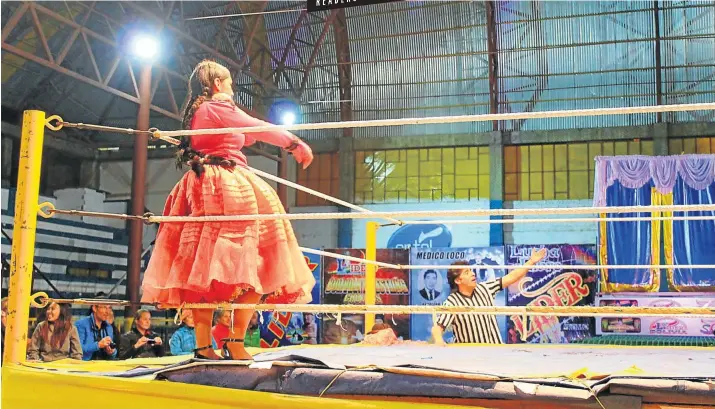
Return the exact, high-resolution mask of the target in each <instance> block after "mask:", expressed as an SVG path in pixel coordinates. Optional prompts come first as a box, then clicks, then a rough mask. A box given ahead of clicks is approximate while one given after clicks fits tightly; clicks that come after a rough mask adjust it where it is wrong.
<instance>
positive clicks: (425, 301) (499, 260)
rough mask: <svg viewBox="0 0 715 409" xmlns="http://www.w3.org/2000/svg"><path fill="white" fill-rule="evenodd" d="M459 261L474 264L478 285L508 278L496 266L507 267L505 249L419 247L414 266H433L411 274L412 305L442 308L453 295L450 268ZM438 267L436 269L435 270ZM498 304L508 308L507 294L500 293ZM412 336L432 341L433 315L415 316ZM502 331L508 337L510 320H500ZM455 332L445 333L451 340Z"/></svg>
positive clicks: (413, 256) (412, 259)
mask: <svg viewBox="0 0 715 409" xmlns="http://www.w3.org/2000/svg"><path fill="white" fill-rule="evenodd" d="M458 260H464V261H467V262H469V263H470V266H469V267H470V268H471V269H472V270H473V271H474V274H476V276H477V282H485V281H490V280H494V279H497V278H499V277H503V276H504V270H501V269H496V268H494V267H492V266H497V265H501V264H504V252H503V250H502V248H501V247H456V248H451V247H449V248H418V247H413V248H411V249H410V264H412V265H420V266H422V265H426V266H430V267H429V268H427V269H424V270H412V271H411V273H410V274H411V279H410V281H411V283H412V288H411V291H410V304H411V305H441V304H442V303H444V302H445V301H446V300H447V297H449V294H450V288H449V282H448V281H447V271H448V270H446V269H443V268H440V266H446V265H450V264H452V263H454V262H455V261H458ZM432 266H434V267H432ZM494 305H499V306H503V305H505V295H504V292H501V293H499V294H497V297H496V298H495V300H494ZM411 321H412V324H411V326H412V331H411V336H412V340H414V341H428V340H429V339H430V338H431V337H432V333H431V331H432V325H433V323H432V316H431V315H428V314H412V318H411ZM497 323H498V324H499V329H500V330H501V331H502V332H503V334H502V336H504V335H505V331H506V317H504V316H501V317H497ZM452 337H453V335H452V333H451V331H449V330H448V331H447V332H446V333H445V339H446V340H447V341H449V340H450V339H451V338H452Z"/></svg>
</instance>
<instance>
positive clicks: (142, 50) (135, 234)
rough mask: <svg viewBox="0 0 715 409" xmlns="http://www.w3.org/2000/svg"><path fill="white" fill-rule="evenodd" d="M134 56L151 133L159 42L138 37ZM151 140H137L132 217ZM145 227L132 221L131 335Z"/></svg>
mask: <svg viewBox="0 0 715 409" xmlns="http://www.w3.org/2000/svg"><path fill="white" fill-rule="evenodd" d="M130 41H131V43H130V47H131V52H132V54H133V55H134V56H136V57H138V59H139V60H140V63H141V72H140V74H139V111H138V112H137V126H136V129H137V130H140V131H146V130H149V114H150V107H151V69H152V63H153V60H154V58H155V57H156V54H157V48H158V45H157V40H156V39H154V38H153V37H151V36H147V35H136V36H135V37H133V38H131V39H130ZM148 145H149V137H148V136H147V135H146V134H140V135H136V136H135V137H134V156H133V161H132V191H131V206H132V212H131V214H133V215H142V214H144V196H145V194H146V192H145V190H146V189H145V184H146V163H147V148H148ZM143 232H144V224H143V223H142V222H141V221H140V220H130V221H129V253H128V255H127V298H129V301H131V302H132V304H131V305H129V306H127V307H126V308H125V310H124V318H125V320H124V326H125V330H126V331H129V329H130V327H131V324H132V321H133V319H134V314H135V313H136V311H137V304H136V303H138V302H139V287H140V286H141V283H140V278H141V256H142V236H143Z"/></svg>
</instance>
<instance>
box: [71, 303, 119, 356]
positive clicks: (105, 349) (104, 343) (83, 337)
mask: <svg viewBox="0 0 715 409" xmlns="http://www.w3.org/2000/svg"><path fill="white" fill-rule="evenodd" d="M109 310H110V308H109V307H108V306H106V305H93V306H91V307H90V308H89V315H88V316H86V317H84V318H80V319H79V320H77V322H75V324H74V325H75V327H77V332H78V333H79V340H80V342H81V344H82V351H83V354H82V359H83V360H85V361H93V360H109V359H113V358H116V356H117V349H116V348H117V345H116V344H115V343H114V341H112V339H113V338H114V330H113V328H112V326H111V325H109V324H108V323H107V316H108V315H109V313H108V311H109Z"/></svg>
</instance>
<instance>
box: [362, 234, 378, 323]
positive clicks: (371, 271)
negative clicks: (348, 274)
mask: <svg viewBox="0 0 715 409" xmlns="http://www.w3.org/2000/svg"><path fill="white" fill-rule="evenodd" d="M379 227H380V225H379V224H378V223H377V222H367V225H366V226H365V259H366V260H370V261H377V229H378V228H379ZM376 283H377V266H376V265H374V264H367V265H366V266H365V305H375V298H376V296H377V294H376V291H375V289H376ZM374 325H375V314H374V313H372V314H365V333H366V334H367V333H368V332H370V330H372V327H373V326H374Z"/></svg>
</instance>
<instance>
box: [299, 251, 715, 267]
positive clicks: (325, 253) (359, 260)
mask: <svg viewBox="0 0 715 409" xmlns="http://www.w3.org/2000/svg"><path fill="white" fill-rule="evenodd" d="M300 250H301V251H303V252H306V253H310V254H318V255H321V256H326V257H332V258H336V259H340V260H348V261H354V262H357V263H364V264H372V265H376V266H378V267H383V268H392V269H395V270H429V269H437V270H461V269H463V268H487V267H488V268H490V269H494V270H517V269H520V268H524V266H523V265H480V264H475V265H473V266H463V265H458V266H452V265H434V264H429V265H403V264H392V263H383V262H381V261H372V260H367V259H364V258H359V257H352V256H346V255H343V254H338V253H331V252H328V251H323V250H315V249H310V248H307V247H301V248H300ZM527 268H529V269H531V270H601V269H608V270H637V269H642V268H647V269H661V268H665V269H675V268H691V269H692V268H695V269H715V264H692V265H686V264H683V265H676V264H661V265H656V264H644V265H637V264H630V265H627V264H615V265H595V264H577V265H572V264H570V265H563V264H536V265H533V266H528V267H527Z"/></svg>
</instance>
